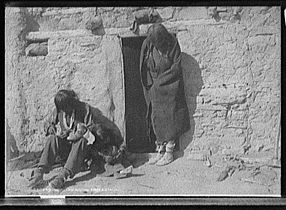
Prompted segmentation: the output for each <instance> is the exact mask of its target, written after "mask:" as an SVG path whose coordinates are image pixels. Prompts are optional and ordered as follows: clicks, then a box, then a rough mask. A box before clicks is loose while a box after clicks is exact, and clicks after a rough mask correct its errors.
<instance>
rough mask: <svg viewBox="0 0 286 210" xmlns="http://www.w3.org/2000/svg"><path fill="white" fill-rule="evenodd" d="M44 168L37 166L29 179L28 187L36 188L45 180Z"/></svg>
mask: <svg viewBox="0 0 286 210" xmlns="http://www.w3.org/2000/svg"><path fill="white" fill-rule="evenodd" d="M43 177H44V170H43V168H36V169H35V170H34V171H33V172H32V175H31V178H30V179H29V184H28V187H31V188H34V187H36V186H37V185H39V184H40V183H42V182H43Z"/></svg>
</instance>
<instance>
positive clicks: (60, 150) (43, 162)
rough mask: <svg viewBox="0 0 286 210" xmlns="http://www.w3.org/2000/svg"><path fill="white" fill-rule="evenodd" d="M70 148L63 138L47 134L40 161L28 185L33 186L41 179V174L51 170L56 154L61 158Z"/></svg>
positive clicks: (65, 155)
mask: <svg viewBox="0 0 286 210" xmlns="http://www.w3.org/2000/svg"><path fill="white" fill-rule="evenodd" d="M70 149H71V144H70V143H69V142H68V141H66V140H65V139H61V138H59V137H57V136H55V135H50V136H48V138H47V141H46V145H45V147H44V150H43V153H42V155H41V159H40V162H39V163H38V167H37V168H36V169H35V170H34V174H33V176H32V178H31V179H30V183H29V186H30V187H34V186H36V185H37V184H38V183H40V182H41V181H42V180H43V174H44V173H48V172H49V171H50V170H51V168H52V166H53V164H54V162H55V159H56V157H57V156H58V155H60V156H61V157H62V158H65V157H67V156H68V154H69V151H70Z"/></svg>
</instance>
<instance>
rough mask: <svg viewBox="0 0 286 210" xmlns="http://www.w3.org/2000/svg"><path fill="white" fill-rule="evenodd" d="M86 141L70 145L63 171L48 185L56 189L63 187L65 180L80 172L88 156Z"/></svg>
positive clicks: (83, 139)
mask: <svg viewBox="0 0 286 210" xmlns="http://www.w3.org/2000/svg"><path fill="white" fill-rule="evenodd" d="M87 142H88V141H87V140H86V139H85V138H81V139H79V140H78V141H76V142H73V143H72V146H71V150H70V153H69V156H68V159H67V162H66V164H65V166H64V168H63V170H62V171H61V172H60V173H59V174H58V175H57V177H56V178H55V179H54V180H53V181H52V182H51V183H50V186H51V187H53V188H56V189H60V188H63V187H64V183H65V180H66V179H67V178H68V177H69V176H70V177H73V176H74V175H75V174H77V173H78V172H80V170H81V167H82V165H83V163H84V159H85V158H86V157H87V156H88V154H89V151H88V147H87Z"/></svg>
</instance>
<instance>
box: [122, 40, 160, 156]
mask: <svg viewBox="0 0 286 210" xmlns="http://www.w3.org/2000/svg"><path fill="white" fill-rule="evenodd" d="M145 38H146V36H136V37H123V38H122V52H123V63H124V83H125V120H126V144H127V149H128V151H130V152H138V153H143V152H154V151H155V149H154V142H155V139H154V137H153V138H151V139H149V138H148V131H147V123H146V113H147V106H146V102H145V98H144V93H143V88H142V84H141V77H140V69H139V65H140V64H139V63H140V51H141V46H142V43H143V41H144V40H145Z"/></svg>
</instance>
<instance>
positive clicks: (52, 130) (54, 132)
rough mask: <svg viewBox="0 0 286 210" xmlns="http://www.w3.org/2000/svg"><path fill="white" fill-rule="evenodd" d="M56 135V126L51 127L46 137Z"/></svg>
mask: <svg viewBox="0 0 286 210" xmlns="http://www.w3.org/2000/svg"><path fill="white" fill-rule="evenodd" d="M55 134H56V127H55V126H54V125H51V126H50V127H49V128H48V130H47V134H46V136H48V135H55Z"/></svg>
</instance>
